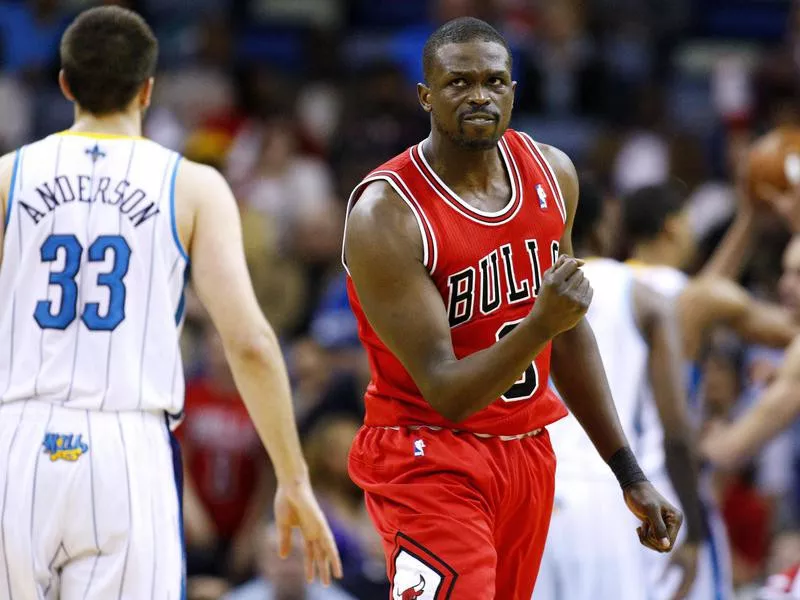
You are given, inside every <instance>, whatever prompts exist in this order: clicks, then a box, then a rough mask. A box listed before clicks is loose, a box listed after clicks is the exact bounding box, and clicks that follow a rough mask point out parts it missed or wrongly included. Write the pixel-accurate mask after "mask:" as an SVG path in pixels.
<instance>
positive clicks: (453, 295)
mask: <svg viewBox="0 0 800 600" xmlns="http://www.w3.org/2000/svg"><path fill="white" fill-rule="evenodd" d="M525 249H526V251H527V255H528V256H527V260H529V261H530V266H531V280H529V279H526V278H519V277H518V275H517V274H518V273H519V272H520V271H519V270H517V269H515V261H516V260H520V259H519V258H517V257H515V255H514V252H513V250H512V246H511V244H503V245H501V246H500V247H499V248H496V249H495V250H492V251H491V252H490V253H489V254H487V255H486V256H484V257H483V258H481V259H480V260H479V261H478V264H477V265H476V266H469V267H467V268H465V269H462V270H461V271H459V272H457V273H453V274H452V275H450V276H449V277H448V278H447V287H448V290H449V292H448V301H447V315H448V318H449V321H450V327H457V326H458V325H462V324H464V323H467V322H469V321H470V320H471V319H472V317H473V316H474V314H475V310H476V307H477V310H478V311H480V314H481V315H484V316H486V315H489V314H492V313H493V312H495V311H496V310H498V309H499V308H500V307H501V306H502V305H503V302H504V301H505V304H507V305H511V304H519V303H520V302H525V301H529V300H531V299H533V298H536V297H537V296H538V295H539V291H540V289H541V286H542V276H543V273H542V267H541V264H540V261H539V255H538V250H539V242H538V241H537V240H525ZM558 250H559V244H558V241H556V240H553V241H551V243H550V252H551V254H552V258H553V264H555V262H556V259H557V258H558ZM501 271H502V280H503V281H504V283H505V294H503V291H502V287H501Z"/></svg>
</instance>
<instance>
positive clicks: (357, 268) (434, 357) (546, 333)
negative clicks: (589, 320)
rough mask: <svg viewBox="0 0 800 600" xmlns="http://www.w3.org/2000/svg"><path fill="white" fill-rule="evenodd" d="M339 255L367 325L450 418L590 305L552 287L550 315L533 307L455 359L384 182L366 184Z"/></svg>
mask: <svg viewBox="0 0 800 600" xmlns="http://www.w3.org/2000/svg"><path fill="white" fill-rule="evenodd" d="M345 256H346V260H347V264H348V269H349V271H350V275H351V277H352V280H353V283H354V285H355V288H356V292H357V294H358V298H359V300H360V302H361V306H362V308H363V309H364V312H365V314H366V316H367V319H368V320H369V322H370V325H371V326H372V327H373V329H374V330H375V332H376V333H377V334H378V336H380V338H381V340H382V341H383V343H384V344H386V346H387V347H388V348H389V350H391V351H392V353H393V354H394V355H395V356H397V357H398V359H399V360H400V361H401V362H402V364H403V366H404V367H405V368H406V370H408V372H409V374H410V375H411V377H412V378H413V379H414V382H415V383H416V385H417V387H418V388H419V390H420V392H421V393H422V395H423V397H424V398H425V399H426V400H427V401H428V402H429V403H430V405H431V406H432V407H433V408H434V410H436V411H437V412H439V413H440V414H441V415H442V416H444V417H445V418H446V419H448V420H450V421H453V422H459V421H462V420H464V419H466V418H467V417H469V416H471V415H473V414H475V413H476V412H478V411H480V410H481V409H483V408H485V407H487V406H488V405H489V404H491V403H492V402H494V401H495V400H496V399H497V398H498V397H499V396H500V395H501V394H503V392H505V391H506V390H508V388H510V387H511V386H512V385H513V384H514V382H515V381H516V380H517V379H518V378H519V375H520V373H522V372H524V371H525V369H526V368H527V366H528V365H529V364H530V363H531V361H533V359H534V358H535V357H536V355H537V354H539V352H541V351H542V349H543V348H544V346H545V345H546V344H547V342H548V341H549V340H550V339H551V338H552V336H553V335H555V334H557V333H558V332H559V331H560V330H561V328H565V327H569V326H572V324H573V323H574V322H575V320H577V319H578V318H580V316H581V315H582V314H583V312H585V310H586V306H588V302H585V304H586V306H581V305H580V304H579V303H578V302H574V301H569V300H564V301H559V298H558V297H556V298H554V297H553V296H554V294H555V293H554V292H553V290H552V289H551V290H550V292H549V296H550V300H549V302H550V305H551V306H550V308H551V309H552V312H553V313H554V314H553V315H551V316H552V317H553V318H552V319H551V320H547V319H545V318H543V317H544V316H545V315H546V312H543V311H542V310H539V311H538V312H537V311H536V310H535V309H534V311H531V313H530V314H529V315H528V316H527V317H526V318H525V319H523V320H522V322H521V323H520V324H519V325H518V326H517V327H516V328H515V329H514V330H513V331H512V332H511V333H510V334H508V335H507V336H505V337H503V338H502V339H501V340H500V341H498V342H497V343H496V344H494V345H492V346H490V347H489V348H486V349H485V350H482V351H480V352H476V353H475V354H472V355H470V356H467V357H464V358H461V359H457V358H456V356H455V353H454V351H453V343H452V339H451V337H450V325H449V323H448V319H447V310H446V308H445V305H444V302H443V301H442V297H441V295H440V294H439V291H438V290H437V288H436V286H435V284H434V282H433V280H432V279H431V277H430V275H429V273H428V271H427V270H426V268H425V266H424V265H423V264H422V238H421V235H420V231H419V228H418V226H417V223H416V221H415V220H414V217H413V215H412V214H411V212H410V210H409V209H408V208H407V207H406V205H405V204H404V203H403V201H402V200H401V199H400V198H399V197H398V196H397V195H396V193H395V192H394V191H393V190H392V189H391V187H390V186H389V185H387V184H385V183H383V182H375V183H373V184H371V185H369V186H368V187H367V188H366V189H365V190H364V192H363V193H362V195H361V197H360V198H359V201H358V203H357V204H356V205H355V207H354V208H353V210H352V212H351V214H350V216H349V218H348V221H347V231H346V233H345ZM570 260H571V262H570V261H568V260H567V259H561V260H560V262H559V263H558V265H559V268H560V271H559V270H558V268H557V269H555V270H552V271H550V272H548V274H546V276H545V281H544V285H545V287H547V286H549V287H550V288H553V286H555V285H560V284H565V285H566V283H565V282H566V281H567V280H568V279H569V276H570V275H573V274H575V272H577V265H578V263H577V261H574V259H570ZM586 287H587V288H588V283H587V284H586ZM566 293H567V292H566V291H565V294H566ZM570 293H577V290H572V291H571V292H570ZM543 296H544V293H543V294H541V295H540V298H539V300H537V306H539V303H540V302H542V297H543ZM547 302H548V301H547V299H545V302H544V303H543V306H545V307H546V305H547ZM540 313H541V314H540Z"/></svg>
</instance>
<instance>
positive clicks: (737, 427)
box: [726, 380, 800, 463]
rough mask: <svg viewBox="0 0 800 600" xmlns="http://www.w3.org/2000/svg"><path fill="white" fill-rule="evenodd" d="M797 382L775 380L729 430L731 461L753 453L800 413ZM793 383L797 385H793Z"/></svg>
mask: <svg viewBox="0 0 800 600" xmlns="http://www.w3.org/2000/svg"><path fill="white" fill-rule="evenodd" d="M798 385H800V384H798V383H795V384H794V385H792V383H789V382H783V381H780V380H779V381H776V382H775V383H773V384H772V385H771V386H770V387H769V388H767V390H766V391H765V392H764V395H763V396H762V397H761V398H760V399H759V400H758V402H757V403H756V404H755V406H753V407H752V408H751V409H750V410H749V411H748V412H746V413H745V414H744V415H743V416H742V417H741V418H740V419H739V420H737V421H736V422H734V423H733V424H732V425H731V426H730V427H729V428H728V430H727V433H726V439H727V440H728V445H727V448H728V457H727V459H728V461H729V462H730V463H736V462H740V461H742V460H745V459H747V458H749V457H751V456H753V455H754V454H755V453H756V452H758V450H759V449H761V448H762V447H763V446H764V444H766V443H767V442H768V441H769V440H771V439H772V438H774V437H775V436H776V435H778V434H779V433H780V432H781V431H783V430H784V429H786V428H787V427H789V425H791V424H792V423H793V422H794V420H795V419H796V418H797V416H798V414H800V387H798ZM793 387H794V389H792V388H793Z"/></svg>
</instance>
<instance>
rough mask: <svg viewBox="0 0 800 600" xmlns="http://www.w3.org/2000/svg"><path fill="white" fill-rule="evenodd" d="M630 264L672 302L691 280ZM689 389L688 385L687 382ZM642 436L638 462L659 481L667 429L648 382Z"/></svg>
mask: <svg viewBox="0 0 800 600" xmlns="http://www.w3.org/2000/svg"><path fill="white" fill-rule="evenodd" d="M628 264H630V265H631V267H632V268H633V269H634V272H635V274H636V278H637V279H638V280H639V281H641V282H643V283H645V284H647V285H648V286H649V287H651V288H653V289H654V290H655V291H657V292H658V293H659V294H662V295H663V296H665V297H667V298H671V299H677V297H678V296H679V295H680V293H681V292H682V291H683V290H684V288H686V284H687V283H688V281H689V278H688V276H687V275H686V274H685V273H684V272H683V271H680V270H679V269H675V268H673V267H667V266H663V265H652V266H651V265H645V264H642V263H638V262H635V261H630V262H629V263H628ZM687 387H688V381H687ZM642 393H643V395H644V396H643V398H642V414H641V421H640V423H641V436H640V445H639V452H638V453H637V458H638V459H639V464H640V465H641V467H642V470H643V471H644V472H645V474H646V475H647V476H648V477H651V478H653V477H656V476H657V475H659V474H661V473H662V472H663V471H664V468H665V463H664V460H665V457H664V427H663V425H662V424H661V417H660V416H659V414H658V408H657V407H656V403H655V399H654V398H653V390H652V387H651V386H650V384H649V382H648V383H647V385H646V386H645V387H644V389H643V392H642Z"/></svg>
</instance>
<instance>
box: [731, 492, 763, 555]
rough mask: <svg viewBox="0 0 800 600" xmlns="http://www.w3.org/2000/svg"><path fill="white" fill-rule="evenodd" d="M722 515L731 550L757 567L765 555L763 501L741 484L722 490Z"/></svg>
mask: <svg viewBox="0 0 800 600" xmlns="http://www.w3.org/2000/svg"><path fill="white" fill-rule="evenodd" d="M722 513H723V516H724V518H725V524H726V526H727V528H728V537H729V539H730V542H731V547H732V548H733V550H734V551H735V552H737V553H738V554H739V555H740V556H741V557H742V558H744V559H746V560H747V561H749V562H750V563H751V564H753V565H756V566H759V565H762V564H763V563H764V561H765V560H766V558H767V553H768V552H769V539H770V532H769V527H770V511H769V507H768V506H767V503H766V501H765V500H764V499H763V498H762V497H761V496H759V495H758V493H757V492H755V491H754V490H753V489H752V488H749V487H747V486H745V485H744V484H742V483H741V482H735V483H732V484H731V485H730V486H729V487H728V488H727V489H726V490H725V496H724V499H723V503H722Z"/></svg>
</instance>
